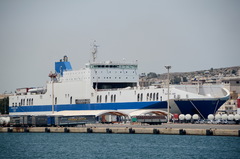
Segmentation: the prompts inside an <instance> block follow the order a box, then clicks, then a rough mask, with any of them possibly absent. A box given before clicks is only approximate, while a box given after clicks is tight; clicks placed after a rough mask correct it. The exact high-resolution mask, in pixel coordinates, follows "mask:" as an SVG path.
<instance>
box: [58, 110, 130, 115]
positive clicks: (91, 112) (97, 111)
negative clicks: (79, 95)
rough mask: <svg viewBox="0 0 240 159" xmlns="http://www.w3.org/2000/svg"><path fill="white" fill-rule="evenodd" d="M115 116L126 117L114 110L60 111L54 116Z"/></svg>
mask: <svg viewBox="0 0 240 159" xmlns="http://www.w3.org/2000/svg"><path fill="white" fill-rule="evenodd" d="M106 113H109V114H115V115H127V114H124V113H122V112H119V111H116V110H80V111H60V112H55V113H54V115H63V116H71V115H95V116H99V115H102V114H106Z"/></svg>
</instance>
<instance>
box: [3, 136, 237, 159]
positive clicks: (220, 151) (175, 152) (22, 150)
mask: <svg viewBox="0 0 240 159" xmlns="http://www.w3.org/2000/svg"><path fill="white" fill-rule="evenodd" d="M0 151H1V153H0V159H5V158H16V159H21V158H24V159H26V158H49V159H66V158H73V159H74V158H83V159H88V158H96V159H98V158H99V159H102V158H103V159H105V158H106V159H115V158H116V159H128V158H131V159H135V158H144V159H145V158H148V159H151V158H161V159H165V158H178V159H179V158H180V159H181V158H183V159H186V158H191V159H192V158H193V159H194V158H195V159H198V158H199V159H204V158H207V159H213V158H217V159H223V158H224V159H225V158H226V159H231V158H232V159H237V158H240V138H239V137H221V136H187V135H184V136H181V135H153V134H152V135H147V134H87V133H1V134H0Z"/></svg>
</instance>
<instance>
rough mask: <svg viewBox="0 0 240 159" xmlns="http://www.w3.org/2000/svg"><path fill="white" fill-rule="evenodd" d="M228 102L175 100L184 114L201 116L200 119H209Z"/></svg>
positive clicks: (217, 100) (223, 100) (222, 100)
mask: <svg viewBox="0 0 240 159" xmlns="http://www.w3.org/2000/svg"><path fill="white" fill-rule="evenodd" d="M227 100H228V99H221V100H220V99H216V100H175V103H176V104H177V106H178V108H179V109H180V111H181V113H182V114H190V115H193V114H199V116H200V117H203V118H205V119H207V117H208V115H209V114H215V113H216V111H217V110H218V109H219V108H220V107H221V106H222V105H223V104H224V103H225V102H226V101H227Z"/></svg>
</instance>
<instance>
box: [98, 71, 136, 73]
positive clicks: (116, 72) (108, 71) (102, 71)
mask: <svg viewBox="0 0 240 159" xmlns="http://www.w3.org/2000/svg"><path fill="white" fill-rule="evenodd" d="M129 72H130V71H129ZM95 73H98V71H95ZM99 73H100V71H99ZM101 73H103V71H101ZM107 73H112V72H111V71H108V72H107ZM115 73H118V72H117V71H115ZM119 73H128V71H119ZM132 73H135V71H132Z"/></svg>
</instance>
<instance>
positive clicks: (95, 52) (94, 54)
mask: <svg viewBox="0 0 240 159" xmlns="http://www.w3.org/2000/svg"><path fill="white" fill-rule="evenodd" d="M92 46H93V49H92V57H93V62H95V60H96V58H97V48H98V47H99V46H98V45H96V40H94V41H93V45H92Z"/></svg>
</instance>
